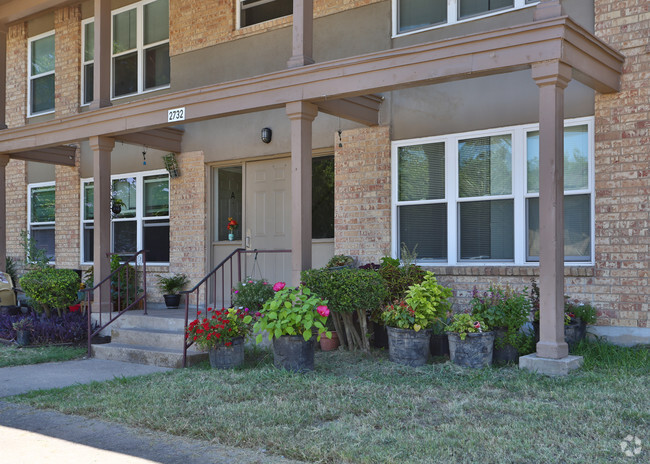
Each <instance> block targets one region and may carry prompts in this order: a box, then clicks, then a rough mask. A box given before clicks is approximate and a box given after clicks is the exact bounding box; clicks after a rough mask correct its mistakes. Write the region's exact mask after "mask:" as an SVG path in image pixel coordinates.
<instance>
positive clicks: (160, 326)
mask: <svg viewBox="0 0 650 464" xmlns="http://www.w3.org/2000/svg"><path fill="white" fill-rule="evenodd" d="M193 319H194V318H193V317H191V318H190V321H191V320H193ZM184 323H185V320H184V318H183V317H168V316H163V315H153V314H149V315H146V316H145V315H144V314H142V313H139V314H129V313H126V314H124V315H122V316H120V317H119V318H118V319H117V320H116V321H115V322H114V323H113V324H111V325H110V326H109V327H110V328H129V329H135V328H137V329H151V330H168V331H178V332H182V331H183V325H184Z"/></svg>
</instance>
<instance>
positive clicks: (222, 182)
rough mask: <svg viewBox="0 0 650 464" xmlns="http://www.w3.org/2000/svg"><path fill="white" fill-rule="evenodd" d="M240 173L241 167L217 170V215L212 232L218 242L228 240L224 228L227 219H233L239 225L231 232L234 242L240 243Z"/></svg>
mask: <svg viewBox="0 0 650 464" xmlns="http://www.w3.org/2000/svg"><path fill="white" fill-rule="evenodd" d="M242 173H243V170H242V167H241V166H232V167H227V168H219V169H217V172H216V193H217V198H216V203H217V214H216V217H215V221H216V222H215V224H214V230H215V231H216V237H215V238H216V239H217V240H219V241H223V240H228V233H229V230H228V229H227V228H226V224H228V218H233V219H234V220H235V221H237V224H238V225H239V227H237V228H236V229H234V230H233V234H234V236H235V237H234V240H237V241H240V240H241V238H242V226H243V222H242V207H243V204H242V199H243V198H242V195H243V191H242V186H243V183H242Z"/></svg>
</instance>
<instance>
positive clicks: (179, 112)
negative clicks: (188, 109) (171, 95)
mask: <svg viewBox="0 0 650 464" xmlns="http://www.w3.org/2000/svg"><path fill="white" fill-rule="evenodd" d="M184 120H185V108H176V109H173V110H167V122H175V121H184Z"/></svg>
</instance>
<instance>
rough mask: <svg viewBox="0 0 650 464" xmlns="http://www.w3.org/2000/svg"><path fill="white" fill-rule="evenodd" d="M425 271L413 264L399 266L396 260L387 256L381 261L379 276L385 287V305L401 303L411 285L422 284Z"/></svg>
mask: <svg viewBox="0 0 650 464" xmlns="http://www.w3.org/2000/svg"><path fill="white" fill-rule="evenodd" d="M425 274H426V273H425V271H424V270H423V269H422V268H421V267H420V266H417V265H415V264H406V265H404V266H400V263H399V260H398V259H393V258H389V257H387V256H385V257H383V258H382V259H381V266H380V267H379V275H380V276H381V278H382V279H383V282H384V286H385V287H386V295H385V298H384V302H385V303H393V302H395V301H401V300H403V299H404V297H405V296H406V292H407V291H408V289H409V287H410V286H411V285H415V284H419V283H422V281H423V280H424V275H425Z"/></svg>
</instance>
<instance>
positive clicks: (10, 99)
mask: <svg viewBox="0 0 650 464" xmlns="http://www.w3.org/2000/svg"><path fill="white" fill-rule="evenodd" d="M6 70H7V94H6V124H7V127H9V128H12V127H18V126H24V125H25V117H26V114H25V112H26V110H27V27H26V25H25V23H19V24H14V25H12V26H10V27H9V30H8V32H7V67H6Z"/></svg>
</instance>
